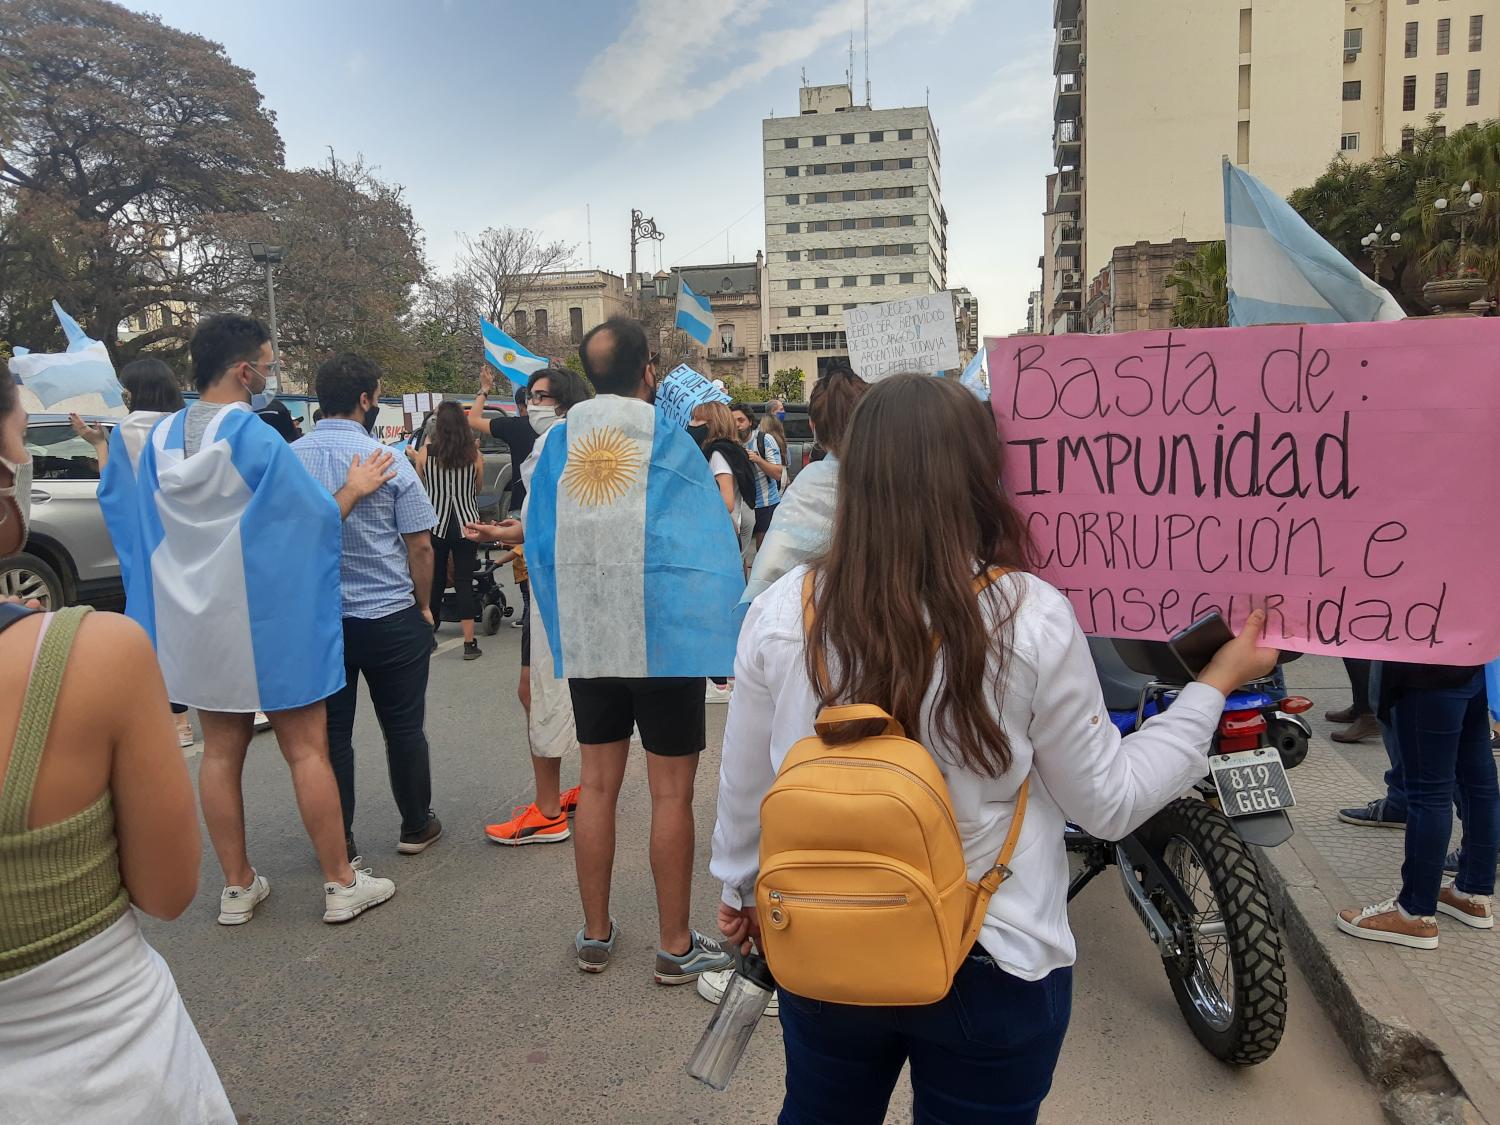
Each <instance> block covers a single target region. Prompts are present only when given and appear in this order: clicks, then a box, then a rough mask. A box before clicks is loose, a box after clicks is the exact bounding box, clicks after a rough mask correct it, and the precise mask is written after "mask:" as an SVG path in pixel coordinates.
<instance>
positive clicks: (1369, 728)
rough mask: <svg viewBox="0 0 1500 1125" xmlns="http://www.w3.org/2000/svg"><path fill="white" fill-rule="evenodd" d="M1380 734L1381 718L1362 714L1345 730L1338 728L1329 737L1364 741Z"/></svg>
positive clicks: (1346, 740) (1349, 740)
mask: <svg viewBox="0 0 1500 1125" xmlns="http://www.w3.org/2000/svg"><path fill="white" fill-rule="evenodd" d="M1379 734H1380V720H1378V719H1377V718H1375V716H1374V715H1368V714H1367V715H1361V716H1359V718H1357V719H1355V720H1354V721H1353V722H1352V723H1350V724H1349V725H1348V726H1347V727H1345V728H1344V729H1343V730H1336V731H1334V732H1333V734H1331V735H1330V736H1329V737H1330V738H1332V739H1333V740H1334V741H1335V742H1363V741H1364V740H1365V739H1367V738H1369V737H1371V736H1372V735H1379Z"/></svg>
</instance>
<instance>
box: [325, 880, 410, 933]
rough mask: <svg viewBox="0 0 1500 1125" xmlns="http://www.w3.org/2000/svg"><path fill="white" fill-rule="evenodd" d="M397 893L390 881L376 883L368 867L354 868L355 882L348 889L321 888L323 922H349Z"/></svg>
mask: <svg viewBox="0 0 1500 1125" xmlns="http://www.w3.org/2000/svg"><path fill="white" fill-rule="evenodd" d="M395 893H396V884H395V882H393V881H392V880H390V879H377V878H376V877H375V876H374V875H373V874H372V873H371V871H370V869H369V868H368V867H355V868H354V882H353V883H351V884H350V885H349V886H347V887H345V886H341V885H340V884H338V883H324V884H323V902H324V908H323V921H325V922H330V923H336V922H352V921H353V920H354V919H355V918H357V917H359V915H361V914H363V913H364V912H365V911H366V910H369V909H370V907H372V906H379V905H380V904H381V903H382V902H384V901H386V899H388V898H390V897H391V896H392V895H393V894H395Z"/></svg>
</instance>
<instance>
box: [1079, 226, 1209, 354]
mask: <svg viewBox="0 0 1500 1125" xmlns="http://www.w3.org/2000/svg"><path fill="white" fill-rule="evenodd" d="M1202 245H1203V243H1201V242H1189V241H1188V240H1187V239H1185V238H1176V239H1173V240H1172V241H1171V242H1137V243H1136V244H1135V245H1134V246H1119V247H1116V248H1115V253H1114V257H1113V258H1112V259H1111V260H1110V262H1109V264H1108V265H1106V266H1105V267H1104V268H1103V269H1101V270H1100V271H1099V272H1098V273H1097V274H1095V275H1094V279H1093V281H1091V282H1090V283H1089V293H1088V299H1087V301H1086V302H1085V304H1084V321H1085V331H1088V332H1139V331H1143V330H1146V329H1156V328H1171V327H1172V304H1173V300H1174V298H1175V294H1174V293H1173V292H1172V290H1170V289H1168V288H1167V284H1166V282H1167V278H1168V277H1169V276H1170V275H1171V273H1172V272H1173V271H1174V270H1175V269H1176V268H1177V264H1178V263H1179V262H1181V261H1182V260H1183V259H1184V258H1188V257H1191V256H1192V255H1193V254H1195V253H1197V251H1198V247H1200V246H1202Z"/></svg>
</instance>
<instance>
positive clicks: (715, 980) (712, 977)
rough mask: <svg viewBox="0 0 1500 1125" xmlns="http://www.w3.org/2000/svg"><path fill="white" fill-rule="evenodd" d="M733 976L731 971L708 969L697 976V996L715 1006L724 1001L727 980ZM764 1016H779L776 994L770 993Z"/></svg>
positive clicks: (727, 985) (779, 1005) (779, 1003)
mask: <svg viewBox="0 0 1500 1125" xmlns="http://www.w3.org/2000/svg"><path fill="white" fill-rule="evenodd" d="M732 976H734V970H733V969H710V970H708V972H706V973H700V974H699V976H698V995H699V996H701V997H703V999H705V1000H707V1001H708V1002H709V1003H710V1004H717V1003H718V1002H719V1001H720V1000H722V999H724V991H725V989H727V988H728V987H729V978H730V977H732ZM765 1014H766V1015H768V1016H771V1017H773V1018H774V1017H775V1016H778V1015H780V1014H781V1001H780V999H778V998H777V995H776V993H774V992H773V993H771V999H770V1001H769V1002H768V1003H767V1004H766V1010H765Z"/></svg>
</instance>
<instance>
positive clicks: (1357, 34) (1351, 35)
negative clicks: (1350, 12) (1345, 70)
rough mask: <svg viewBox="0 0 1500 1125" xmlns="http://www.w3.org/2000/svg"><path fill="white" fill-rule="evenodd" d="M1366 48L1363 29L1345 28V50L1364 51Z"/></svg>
mask: <svg viewBox="0 0 1500 1125" xmlns="http://www.w3.org/2000/svg"><path fill="white" fill-rule="evenodd" d="M1364 47H1365V29H1364V28H1362V27H1346V28H1344V50H1346V51H1362V50H1364Z"/></svg>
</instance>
